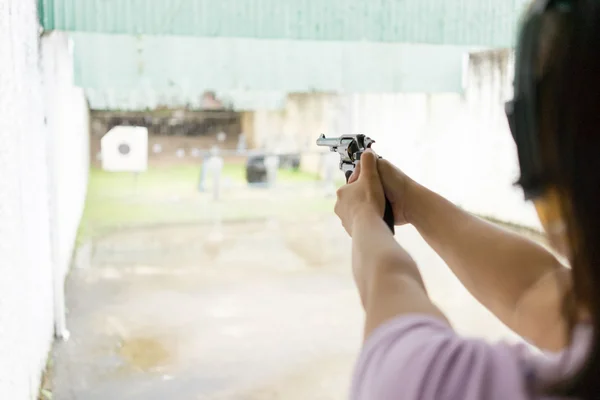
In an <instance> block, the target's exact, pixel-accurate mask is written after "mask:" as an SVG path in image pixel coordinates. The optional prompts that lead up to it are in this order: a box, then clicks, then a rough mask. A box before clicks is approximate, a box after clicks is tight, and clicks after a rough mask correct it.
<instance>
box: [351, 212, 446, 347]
mask: <svg viewBox="0 0 600 400" xmlns="http://www.w3.org/2000/svg"><path fill="white" fill-rule="evenodd" d="M352 269H353V271H354V273H355V274H356V275H359V276H357V279H356V280H357V283H358V285H359V291H360V294H361V298H362V302H363V306H364V308H365V312H366V321H365V338H368V337H369V336H370V334H371V333H372V332H373V331H374V330H376V329H377V328H378V327H379V326H381V325H383V324H384V323H385V322H387V321H388V320H391V319H393V318H395V317H399V316H402V315H410V314H425V315H431V316H434V317H437V318H440V319H442V320H443V321H446V317H445V316H444V315H443V314H442V312H441V311H440V310H439V309H438V308H437V307H436V306H435V305H434V304H433V303H432V302H431V300H430V299H429V297H428V295H427V292H426V290H425V285H424V283H423V280H422V278H421V274H420V273H419V270H418V269H417V265H416V264H415V262H414V261H413V259H412V258H411V257H410V255H409V254H408V253H407V252H406V251H405V250H404V249H403V248H402V247H401V246H400V245H399V244H398V242H396V240H395V239H394V237H393V236H392V234H391V233H390V230H389V228H388V227H387V225H386V224H385V222H384V221H383V220H382V219H381V216H379V215H377V214H374V213H373V212H369V211H365V212H361V213H359V214H358V215H357V216H356V217H355V222H354V224H353V229H352ZM361 286H362V287H361ZM446 322H447V321H446Z"/></svg>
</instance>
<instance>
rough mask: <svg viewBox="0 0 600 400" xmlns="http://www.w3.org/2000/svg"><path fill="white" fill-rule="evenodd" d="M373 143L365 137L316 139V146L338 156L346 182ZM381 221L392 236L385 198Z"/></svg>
mask: <svg viewBox="0 0 600 400" xmlns="http://www.w3.org/2000/svg"><path fill="white" fill-rule="evenodd" d="M373 143H375V141H374V140H373V139H371V138H370V137H368V136H365V135H342V136H340V137H337V138H327V137H325V135H321V136H320V137H319V138H318V139H317V146H323V147H329V150H330V151H332V152H334V153H338V154H339V155H340V170H341V171H342V172H343V173H344V175H345V177H346V182H348V179H350V176H351V175H352V173H353V172H354V169H355V168H356V164H358V162H359V161H360V157H361V155H362V154H363V153H364V152H365V150H367V149H369V148H371V145H372V144H373ZM379 158H381V157H379ZM383 220H384V221H385V223H386V225H387V226H388V228H390V230H391V231H392V234H394V233H395V230H394V212H393V210H392V204H391V203H390V201H389V200H388V198H387V197H386V198H385V211H384V214H383Z"/></svg>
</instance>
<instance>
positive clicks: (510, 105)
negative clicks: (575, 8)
mask: <svg viewBox="0 0 600 400" xmlns="http://www.w3.org/2000/svg"><path fill="white" fill-rule="evenodd" d="M551 9H557V10H560V11H565V12H568V11H570V9H571V7H570V2H566V1H564V0H563V1H556V0H536V1H534V3H533V4H532V5H531V8H530V9H529V11H528V13H527V15H526V16H525V19H524V22H523V24H522V26H521V30H520V32H519V38H518V42H517V46H516V50H515V78H514V82H513V86H514V97H513V99H512V100H511V101H509V102H507V103H506V106H505V111H506V116H507V118H508V124H509V126H510V130H511V133H512V135H513V138H514V140H515V142H516V144H517V151H518V155H519V165H520V167H521V177H520V178H519V180H518V181H517V183H516V184H517V185H519V186H521V187H522V188H523V191H524V193H525V198H526V200H531V199H534V198H536V197H538V196H540V195H541V194H542V193H543V192H544V190H545V186H546V185H547V183H548V182H547V176H545V174H546V172H545V171H544V168H543V165H542V154H541V150H540V139H539V137H540V132H539V120H538V118H539V98H538V97H539V96H538V94H539V86H540V80H541V77H540V76H537V75H538V74H537V72H536V70H537V65H538V64H539V62H540V61H539V57H540V53H539V49H540V36H541V30H542V22H543V17H544V13H546V12H547V11H548V10H551Z"/></svg>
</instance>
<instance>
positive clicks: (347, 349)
mask: <svg viewBox="0 0 600 400" xmlns="http://www.w3.org/2000/svg"><path fill="white" fill-rule="evenodd" d="M397 238H398V240H399V241H400V242H401V243H402V244H403V245H404V246H405V247H406V248H407V249H408V250H409V251H410V252H411V254H412V255H413V257H414V258H415V259H416V260H417V262H418V263H419V265H420V266H421V268H422V273H423V275H424V278H425V280H426V283H427V285H428V288H429V290H430V292H431V294H432V296H433V298H434V300H435V301H436V302H437V303H438V304H439V305H440V307H441V308H442V309H443V310H444V311H446V313H447V314H448V315H449V317H450V319H451V321H452V323H453V324H454V325H455V327H456V328H457V329H458V330H459V331H460V332H462V333H465V334H468V335H473V336H481V337H486V338H488V339H490V340H498V339H506V340H511V341H512V340H517V339H516V337H515V336H514V335H513V334H512V333H511V332H510V331H509V330H508V329H507V328H506V327H504V326H503V325H502V324H500V323H499V322H498V321H497V320H496V319H495V318H494V317H492V316H491V315H490V314H489V313H488V312H487V311H486V310H484V309H483V308H482V307H481V306H480V305H479V304H478V303H477V302H476V301H475V300H473V299H472V298H471V297H470V295H469V294H468V293H467V292H466V291H465V290H464V289H463V288H462V287H461V286H460V284H458V282H457V281H456V279H455V278H454V276H453V275H452V274H450V273H449V272H448V270H447V268H446V267H445V265H444V264H443V263H442V262H441V260H440V259H439V258H438V257H437V255H435V253H433V252H432V251H431V250H430V249H429V248H428V246H427V245H426V244H425V243H424V242H423V240H422V239H421V238H420V237H419V235H418V234H417V233H416V231H414V230H413V229H412V228H409V227H406V228H402V229H399V230H398V234H397ZM349 246H350V241H349V239H348V237H347V236H346V235H345V232H344V231H343V229H342V228H341V226H340V224H339V222H338V220H337V219H336V218H335V217H333V216H332V217H327V218H314V219H308V220H303V221H302V222H296V223H289V222H286V223H281V222H278V221H277V220H264V221H256V222H248V223H238V224H227V225H222V226H221V227H218V226H211V225H204V226H180V227H169V228H155V229H148V230H138V231H128V232H121V233H117V234H114V235H111V236H108V237H106V238H103V239H102V240H100V241H98V242H97V243H95V245H94V247H93V251H92V255H91V261H92V262H91V266H90V267H89V268H85V269H81V268H80V269H75V270H74V271H73V272H72V273H71V275H70V277H69V279H68V287H67V293H68V312H69V317H68V323H69V329H70V331H71V339H70V340H69V341H67V342H63V343H58V344H57V346H56V348H55V352H54V360H53V361H54V362H53V365H54V379H53V392H54V396H53V398H54V400H105V399H111V400H125V399H134V400H137V399H140V400H142V399H143V400H154V399H156V400H158V399H161V400H162V399H172V400H199V399H207V400H212V399H223V400H230V399H231V400H233V399H236V400H272V399H273V400H274V399H289V400H300V399H317V400H321V399H322V400H329V399H343V398H345V396H346V393H347V388H348V385H349V381H350V377H351V373H352V368H353V363H354V360H355V358H356V355H357V353H358V350H359V347H360V344H361V339H362V338H361V333H362V322H363V314H362V310H361V307H360V303H359V299H358V295H357V293H356V290H355V288H354V284H353V281H352V277H351V273H350V254H349V248H350V247H349Z"/></svg>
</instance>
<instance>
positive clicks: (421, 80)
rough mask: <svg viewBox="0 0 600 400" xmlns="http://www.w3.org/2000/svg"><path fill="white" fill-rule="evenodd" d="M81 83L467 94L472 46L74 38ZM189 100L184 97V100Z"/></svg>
mask: <svg viewBox="0 0 600 400" xmlns="http://www.w3.org/2000/svg"><path fill="white" fill-rule="evenodd" d="M72 38H73V42H74V46H75V47H74V49H75V79H76V84H77V85H78V86H81V87H83V88H86V89H98V90H100V89H102V90H105V89H107V88H110V89H113V90H116V91H117V92H119V93H123V92H125V91H127V90H132V91H135V92H138V93H143V92H157V93H173V92H177V93H189V95H184V96H183V97H185V98H190V97H191V96H199V94H201V93H204V92H205V91H226V92H237V93H246V92H258V93H265V92H266V93H269V92H276V93H286V92H287V93H293V92H300V93H305V92H311V91H319V92H338V93H339V92H345V93H354V92H368V93H378V92H379V93H386V92H461V91H462V68H463V64H462V62H463V56H464V54H465V53H466V52H467V51H469V50H472V48H466V47H459V46H433V45H408V44H390V43H372V42H361V43H353V42H318V41H296V40H259V39H232V38H194V37H177V36H167V37H161V36H138V37H134V36H128V35H99V34H87V33H76V34H72ZM178 96H179V97H181V95H178Z"/></svg>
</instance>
